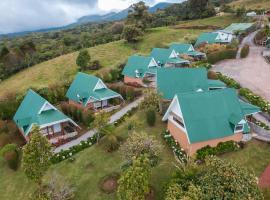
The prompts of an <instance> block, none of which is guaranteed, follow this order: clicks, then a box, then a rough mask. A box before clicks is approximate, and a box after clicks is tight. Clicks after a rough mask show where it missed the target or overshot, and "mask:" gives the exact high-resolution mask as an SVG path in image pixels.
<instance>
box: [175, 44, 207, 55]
mask: <svg viewBox="0 0 270 200" xmlns="http://www.w3.org/2000/svg"><path fill="white" fill-rule="evenodd" d="M170 49H171V50H175V51H176V52H177V53H179V54H186V55H189V56H201V55H205V53H202V52H199V51H195V50H194V48H193V45H192V44H183V43H173V44H171V46H170Z"/></svg>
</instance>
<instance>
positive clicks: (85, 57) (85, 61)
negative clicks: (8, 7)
mask: <svg viewBox="0 0 270 200" xmlns="http://www.w3.org/2000/svg"><path fill="white" fill-rule="evenodd" d="M90 60H91V57H90V55H89V53H88V51H87V50H86V49H83V50H81V51H80V52H79V55H78V57H77V60H76V64H77V65H78V66H79V68H80V70H86V69H87V67H88V66H89V64H90Z"/></svg>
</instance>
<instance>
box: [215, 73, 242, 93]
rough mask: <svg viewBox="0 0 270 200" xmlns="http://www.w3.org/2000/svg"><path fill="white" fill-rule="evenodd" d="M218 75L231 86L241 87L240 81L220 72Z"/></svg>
mask: <svg viewBox="0 0 270 200" xmlns="http://www.w3.org/2000/svg"><path fill="white" fill-rule="evenodd" d="M217 77H218V79H219V80H221V81H222V82H224V83H225V84H226V85H227V86H228V87H230V88H235V89H240V88H241V85H240V84H239V83H238V82H236V81H235V80H234V79H232V78H230V77H228V76H225V75H223V74H221V73H220V72H217Z"/></svg>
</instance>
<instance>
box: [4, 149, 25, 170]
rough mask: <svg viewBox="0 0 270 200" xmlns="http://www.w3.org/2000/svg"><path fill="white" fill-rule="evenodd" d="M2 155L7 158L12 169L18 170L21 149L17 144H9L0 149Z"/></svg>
mask: <svg viewBox="0 0 270 200" xmlns="http://www.w3.org/2000/svg"><path fill="white" fill-rule="evenodd" d="M0 155H1V156H2V157H3V158H4V159H5V160H6V162H7V164H8V166H9V168H10V169H12V170H17V169H18V167H19V163H20V155H19V149H18V146H17V145H16V144H7V145H5V146H4V147H3V148H2V149H1V150H0Z"/></svg>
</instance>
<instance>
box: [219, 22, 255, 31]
mask: <svg viewBox="0 0 270 200" xmlns="http://www.w3.org/2000/svg"><path fill="white" fill-rule="evenodd" d="M253 25H254V23H232V24H231V25H230V26H228V27H226V28H225V29H224V31H228V32H230V33H235V32H245V31H247V30H248V29H249V28H251V27H252V26H253Z"/></svg>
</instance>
